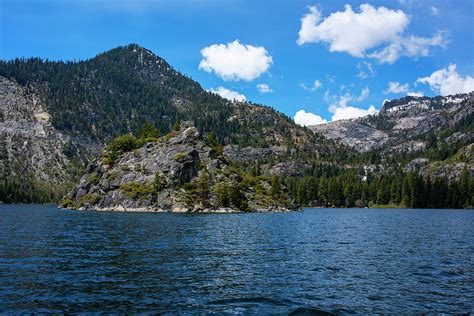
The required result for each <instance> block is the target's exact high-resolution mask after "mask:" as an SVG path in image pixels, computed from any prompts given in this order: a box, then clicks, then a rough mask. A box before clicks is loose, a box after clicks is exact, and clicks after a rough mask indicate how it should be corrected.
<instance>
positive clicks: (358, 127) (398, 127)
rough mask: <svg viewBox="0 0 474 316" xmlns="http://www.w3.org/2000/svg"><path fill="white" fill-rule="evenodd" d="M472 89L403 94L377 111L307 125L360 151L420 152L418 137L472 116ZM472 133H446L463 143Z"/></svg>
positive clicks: (422, 147) (473, 107)
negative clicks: (444, 93)
mask: <svg viewBox="0 0 474 316" xmlns="http://www.w3.org/2000/svg"><path fill="white" fill-rule="evenodd" d="M473 112H474V92H471V93H469V94H457V95H452V96H446V97H442V96H438V97H434V98H429V97H405V98H401V99H397V100H393V101H386V102H384V105H383V106H382V109H381V110H380V112H379V114H377V115H373V116H368V117H362V118H358V119H352V120H342V121H336V122H332V123H328V124H323V125H315V126H310V128H311V129H312V130H313V131H314V132H316V133H319V134H321V135H323V136H324V137H326V138H329V139H333V140H336V141H338V142H340V143H342V144H344V145H346V146H349V147H351V148H353V149H355V150H356V151H358V152H360V153H364V152H368V151H371V150H374V149H380V150H383V151H384V152H386V153H390V152H397V153H399V152H412V151H422V150H424V149H425V148H426V146H425V145H423V144H422V142H421V141H419V140H417V138H418V137H420V136H421V135H424V134H426V133H429V132H436V131H440V130H442V129H447V128H449V127H455V126H457V125H458V124H459V123H460V122H462V121H463V120H466V119H470V118H472V114H473ZM472 136H473V135H472V134H469V135H468V134H464V133H459V134H457V135H453V136H451V135H447V136H445V139H443V141H446V142H449V141H451V140H452V139H453V138H456V139H462V140H463V141H465V142H466V143H469V142H470V141H472Z"/></svg>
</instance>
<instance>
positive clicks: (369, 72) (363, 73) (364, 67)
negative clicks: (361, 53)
mask: <svg viewBox="0 0 474 316" xmlns="http://www.w3.org/2000/svg"><path fill="white" fill-rule="evenodd" d="M357 70H358V71H359V72H358V73H357V75H356V77H357V78H359V79H367V78H371V77H374V76H375V69H374V67H373V65H372V64H371V63H369V62H367V61H363V62H361V63H358V64H357Z"/></svg>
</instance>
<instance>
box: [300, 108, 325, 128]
mask: <svg viewBox="0 0 474 316" xmlns="http://www.w3.org/2000/svg"><path fill="white" fill-rule="evenodd" d="M293 119H294V121H295V123H296V124H299V125H301V126H310V125H319V124H326V123H327V122H328V121H326V120H325V119H323V118H322V117H321V116H319V115H316V114H313V113H311V112H306V111H305V110H299V111H298V112H296V114H295V116H294V118H293Z"/></svg>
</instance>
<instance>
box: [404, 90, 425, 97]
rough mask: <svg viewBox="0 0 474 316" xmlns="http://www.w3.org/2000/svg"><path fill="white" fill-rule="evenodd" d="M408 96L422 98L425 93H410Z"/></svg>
mask: <svg viewBox="0 0 474 316" xmlns="http://www.w3.org/2000/svg"><path fill="white" fill-rule="evenodd" d="M407 96H409V97H422V96H423V91H408V92H407Z"/></svg>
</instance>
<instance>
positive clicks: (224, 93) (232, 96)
mask: <svg viewBox="0 0 474 316" xmlns="http://www.w3.org/2000/svg"><path fill="white" fill-rule="evenodd" d="M209 92H212V93H216V94H218V95H220V96H221V97H223V98H226V99H228V100H230V101H233V100H236V101H245V100H247V98H246V97H245V95H243V94H240V93H238V92H237V91H233V90H229V89H227V88H224V87H218V88H217V89H210V90H209Z"/></svg>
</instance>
